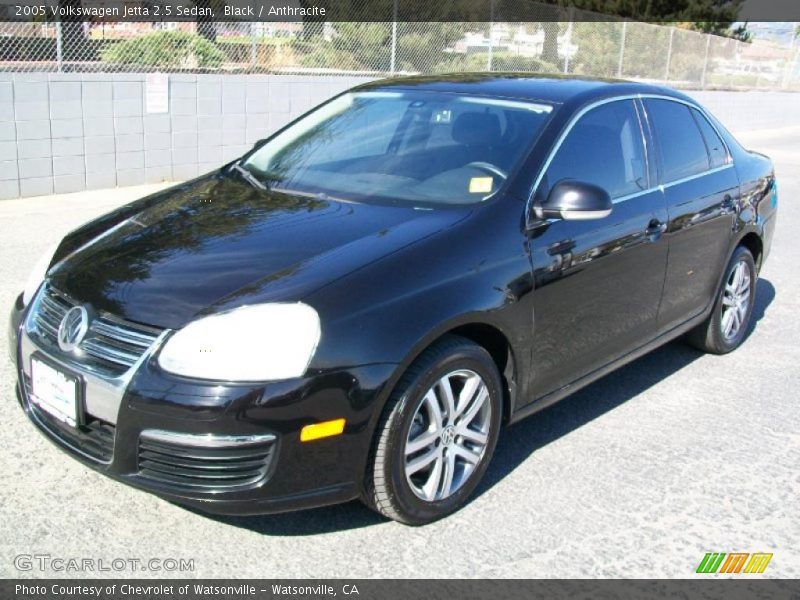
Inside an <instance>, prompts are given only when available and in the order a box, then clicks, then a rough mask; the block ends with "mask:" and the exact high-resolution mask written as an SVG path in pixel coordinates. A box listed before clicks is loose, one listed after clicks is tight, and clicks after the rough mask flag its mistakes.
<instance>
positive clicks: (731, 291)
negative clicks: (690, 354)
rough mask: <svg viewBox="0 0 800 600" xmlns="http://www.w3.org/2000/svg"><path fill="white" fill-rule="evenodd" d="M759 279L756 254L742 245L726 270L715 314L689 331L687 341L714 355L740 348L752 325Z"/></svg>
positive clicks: (712, 312) (715, 304)
mask: <svg viewBox="0 0 800 600" xmlns="http://www.w3.org/2000/svg"><path fill="white" fill-rule="evenodd" d="M757 280H758V274H757V272H756V264H755V260H753V255H752V254H751V253H750V251H749V250H748V249H747V248H745V247H744V246H739V247H738V248H736V250H735V251H734V252H733V256H732V257H731V260H730V261H729V262H728V266H727V267H726V269H725V276H724V279H723V281H722V286H721V289H720V291H719V295H718V296H717V299H716V302H715V303H714V308H713V310H712V311H711V315H709V317H708V319H706V320H705V321H704V322H703V323H702V324H700V325H699V326H697V327H696V328H695V329H693V330H692V331H690V332H689V333H688V335H687V337H686V339H687V341H688V342H689V343H690V344H691V345H692V346H694V347H695V348H697V349H698V350H702V351H703V352H709V353H711V354H727V353H728V352H731V351H733V350H735V349H736V348H738V347H739V346H740V345H741V344H742V341H744V338H745V336H746V335H747V330H748V328H749V326H750V317H751V316H752V314H753V306H754V305H755V298H756V283H757Z"/></svg>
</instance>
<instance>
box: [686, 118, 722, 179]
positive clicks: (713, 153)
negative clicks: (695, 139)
mask: <svg viewBox="0 0 800 600" xmlns="http://www.w3.org/2000/svg"><path fill="white" fill-rule="evenodd" d="M692 114H693V115H694V118H695V120H696V121H697V124H698V125H699V126H700V131H702V132H703V139H704V140H705V141H706V147H707V148H708V156H709V158H710V159H711V168H712V169H714V168H716V167H721V166H723V165H727V164H728V149H727V148H726V147H725V144H724V143H723V142H722V139H721V138H720V137H719V134H718V133H717V132H716V130H715V129H714V128H713V127H712V126H711V123H709V122H708V119H706V116H705V115H704V114H703V113H701V112H700V111H699V110H697V109H695V108H693V109H692Z"/></svg>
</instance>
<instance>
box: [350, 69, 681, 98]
mask: <svg viewBox="0 0 800 600" xmlns="http://www.w3.org/2000/svg"><path fill="white" fill-rule="evenodd" d="M381 88H384V89H385V88H393V89H397V88H402V89H416V90H430V91H440V92H453V93H458V94H475V95H481V96H494V97H502V98H518V99H525V100H539V101H543V102H551V103H563V102H566V101H568V100H571V99H573V98H576V97H578V96H582V97H583V98H585V99H591V98H595V97H598V98H600V97H607V96H613V95H624V94H659V95H665V96H672V97H675V98H680V99H684V100H686V99H688V98H687V97H686V96H685V95H683V94H681V93H680V92H677V91H675V90H673V89H671V88H667V87H663V86H656V85H650V84H645V83H637V82H633V81H626V80H622V79H599V78H591V77H575V76H567V75H550V74H547V75H534V74H531V73H496V72H495V73H454V74H448V75H424V76H413V77H395V78H391V79H381V80H378V81H372V82H369V83H367V84H364V85H362V86H359V88H358V89H381Z"/></svg>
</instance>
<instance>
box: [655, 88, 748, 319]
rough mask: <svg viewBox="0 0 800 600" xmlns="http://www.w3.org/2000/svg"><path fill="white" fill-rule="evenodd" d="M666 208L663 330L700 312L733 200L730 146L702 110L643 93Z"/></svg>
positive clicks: (723, 247)
mask: <svg viewBox="0 0 800 600" xmlns="http://www.w3.org/2000/svg"><path fill="white" fill-rule="evenodd" d="M644 104H645V107H646V109H647V117H648V120H649V122H650V125H651V128H652V131H653V135H654V137H655V146H656V149H657V151H658V156H659V167H660V178H661V183H662V188H663V190H664V197H665V200H666V204H667V211H668V215H669V220H668V225H667V232H666V239H667V243H668V246H669V260H668V262H667V275H666V280H665V283H664V294H663V298H662V301H661V308H660V309H659V314H658V328H659V332H666V331H669V330H670V329H672V328H673V327H675V326H677V325H680V324H681V323H683V322H684V321H686V320H688V319H689V318H691V317H693V316H695V315H697V314H699V313H700V312H702V311H703V309H705V308H706V307H707V306H708V304H709V302H711V301H712V299H713V298H714V296H715V294H716V289H717V285H718V284H719V278H720V276H721V274H722V269H723V268H724V266H725V261H726V260H727V253H728V248H729V247H730V241H731V235H732V233H733V227H734V222H735V219H736V210H737V206H738V204H739V180H738V177H737V175H736V170H735V169H734V168H733V163H732V161H731V157H730V153H729V152H728V149H727V147H726V146H725V144H724V142H723V141H722V139H721V138H720V136H719V135H718V134H717V132H716V130H715V129H714V128H713V126H712V125H711V124H710V123H709V122H708V120H707V119H706V118H705V116H704V115H703V114H702V113H701V112H700V111H698V110H697V109H696V108H694V107H692V106H690V105H688V104H685V103H683V102H679V101H675V100H667V99H660V98H659V99H656V98H647V99H645V100H644Z"/></svg>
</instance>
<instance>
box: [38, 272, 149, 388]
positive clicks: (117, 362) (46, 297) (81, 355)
mask: <svg viewBox="0 0 800 600" xmlns="http://www.w3.org/2000/svg"><path fill="white" fill-rule="evenodd" d="M76 304H77V303H76V302H74V301H73V300H71V299H70V298H69V297H68V296H67V295H66V294H63V293H61V292H59V291H58V290H56V289H55V288H53V287H52V286H50V285H47V287H46V288H45V290H44V291H43V292H42V294H41V296H40V298H39V301H38V303H37V304H36V306H35V307H34V312H33V315H32V324H33V331H31V332H30V333H31V336H32V337H34V338H35V340H36V341H37V342H38V343H39V344H41V345H42V346H43V347H44V348H46V349H48V350H50V351H52V352H53V353H54V354H55V355H56V356H62V357H64V358H66V359H67V360H70V361H71V362H73V363H76V364H78V365H79V366H82V367H85V368H87V369H88V370H90V371H94V372H98V373H99V374H101V375H105V376H107V377H117V376H119V375H121V374H123V373H124V372H125V371H127V370H128V369H130V368H131V367H132V366H133V365H134V364H135V363H136V361H137V360H139V357H140V356H141V355H142V354H143V353H144V352H145V351H146V350H147V349H148V348H149V347H150V346H151V345H152V344H153V342H155V340H156V338H157V337H158V336H159V334H160V333H161V331H160V330H158V329H156V328H153V327H147V326H145V325H139V324H137V323H131V322H130V321H124V320H122V319H120V318H118V317H115V316H113V315H110V314H108V313H102V314H100V315H98V316H96V317H95V318H93V319H92V320H91V322H90V324H89V330H88V332H87V333H86V337H85V338H84V339H83V341H82V342H81V343H80V345H79V346H78V348H76V349H75V350H74V351H73V352H70V353H64V352H63V351H62V350H61V349H60V348H59V346H58V327H59V325H60V324H61V320H62V319H63V318H64V315H65V314H66V313H67V311H68V310H69V309H70V308H72V307H73V306H75V305H76Z"/></svg>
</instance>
